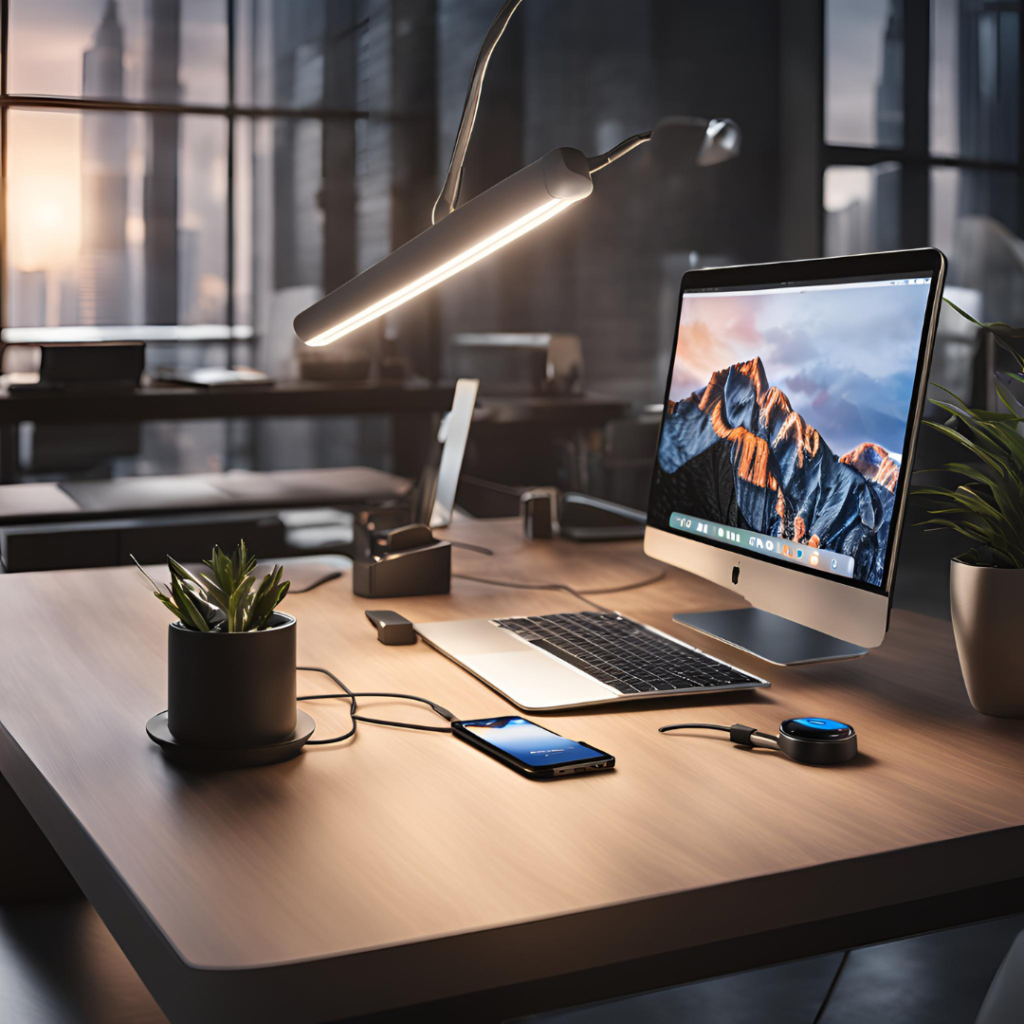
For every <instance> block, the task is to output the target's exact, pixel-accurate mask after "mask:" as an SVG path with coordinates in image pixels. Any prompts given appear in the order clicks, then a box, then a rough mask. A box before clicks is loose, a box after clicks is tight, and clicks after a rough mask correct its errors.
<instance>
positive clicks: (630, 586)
mask: <svg viewBox="0 0 1024 1024" xmlns="http://www.w3.org/2000/svg"><path fill="white" fill-rule="evenodd" d="M665 575H666V573H665V570H662V571H661V572H659V573H658V574H657V575H655V576H651V577H649V578H648V579H645V580H638V581H637V582H636V583H625V584H623V585H622V586H620V587H599V588H597V589H594V590H576V589H575V587H570V586H568V585H567V584H565V583H517V582H515V581H513V580H491V579H487V578H485V577H483V576H467V575H466V574H465V573H461V572H453V573H452V578H453V579H458V580H468V581H469V582H471V583H485V584H487V585H488V586H492V587H512V588H513V589H515V590H561V591H563V592H565V593H567V594H571V595H572V596H573V597H575V598H576V599H577V600H578V601H582V602H583V603H584V604H589V605H590V607H591V608H596V609H597V610H598V611H599V612H610V611H611V609H610V608H605V606H604V605H602V604H598V603H597V602H596V601H591V600H590V598H589V597H587V596H586V595H587V594H618V593H621V592H622V591H624V590H637V589H638V588H640V587H649V586H650V585H651V584H652V583H658V582H660V581H661V580H663V579H664V578H665Z"/></svg>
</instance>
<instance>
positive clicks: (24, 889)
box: [0, 775, 82, 904]
mask: <svg viewBox="0 0 1024 1024" xmlns="http://www.w3.org/2000/svg"><path fill="white" fill-rule="evenodd" d="M0 834H2V835H3V837H4V839H3V842H0V904H5V903H25V902H28V901H30V900H56V899H70V898H73V897H77V896H81V895H82V891H81V889H79V888H78V885H77V884H76V883H75V880H74V879H73V878H72V877H71V875H70V874H69V873H68V869H67V868H66V867H64V864H63V862H62V861H61V859H60V857H58V856H57V854H56V851H55V850H54V849H53V847H52V846H51V845H50V843H49V840H48V839H47V838H46V836H44V835H43V833H42V832H41V831H40V830H39V826H38V825H37V824H36V823H35V822H34V821H33V820H32V816H31V815H30V814H29V813H28V811H26V810H25V805H24V804H23V803H22V802H21V801H20V800H19V799H18V797H17V796H16V794H15V792H14V790H13V789H11V787H10V785H8V783H7V780H6V779H5V778H4V777H3V776H2V775H0Z"/></svg>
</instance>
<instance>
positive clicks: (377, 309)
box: [306, 197, 582, 348]
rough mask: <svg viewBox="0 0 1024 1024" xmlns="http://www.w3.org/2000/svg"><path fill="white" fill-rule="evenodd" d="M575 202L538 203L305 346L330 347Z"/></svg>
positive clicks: (559, 200)
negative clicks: (523, 214) (510, 221)
mask: <svg viewBox="0 0 1024 1024" xmlns="http://www.w3.org/2000/svg"><path fill="white" fill-rule="evenodd" d="M581 198H582V197H581ZM576 201H577V200H575V199H550V200H548V202H546V203H542V204H541V205H540V206H538V207H537V208H536V209H535V210H532V211H530V213H528V214H526V215H525V216H523V217H520V218H519V219H518V220H516V221H513V222H512V223H511V224H508V225H506V226H505V227H504V228H501V229H500V230H499V231H496V232H494V234H492V235H490V236H489V237H487V238H484V239H483V240H482V241H480V242H478V243H477V244H476V245H473V246H470V248H468V249H466V250H465V251H464V252H461V253H459V254H458V255H457V256H455V257H453V258H452V259H450V260H448V261H447V262H446V263H442V264H440V266H437V267H435V268H434V269H433V270H431V271H429V272H428V273H426V274H424V275H423V276H422V277H420V278H418V279H417V280H415V281H412V282H410V283H409V284H407V285H405V287H403V288H399V289H397V290H396V291H394V292H392V293H391V294H390V295H387V296H385V297H384V298H383V299H380V300H378V301H377V302H374V303H372V304H371V305H370V306H367V307H366V308H365V309H363V310H361V311H360V312H358V313H355V314H354V315H353V316H350V317H349V318H348V319H347V320H343V321H342V322H341V323H340V324H338V325H337V326H336V327H331V328H329V329H328V330H326V331H321V333H320V334H317V335H315V336H314V337H312V338H309V339H307V340H306V344H307V345H309V346H311V347H314V348H316V347H320V346H322V345H330V344H331V342H333V341H337V340H338V339H339V338H343V337H344V336H345V335H346V334H351V333H352V331H355V330H358V329H359V328H360V327H363V326H365V325H366V324H368V323H370V322H371V321H373V320H376V319H377V318H378V317H381V316H384V315H385V314H386V313H390V312H391V310H393V309H397V308H398V307H399V306H401V305H402V304H403V303H406V302H408V301H409V300H410V299H414V298H416V296H417V295H422V294H423V293H424V292H425V291H428V290H429V289H431V288H433V287H434V286H435V285H438V284H440V283H441V282H442V281H447V280H448V278H450V277H454V276H455V275H456V274H458V273H459V272H460V271H462V270H465V269H466V268H467V267H470V266H472V265H473V264H474V263H477V262H478V261H479V260H482V259H484V258H485V257H487V256H490V254H491V253H493V252H497V250H498V249H501V248H503V247H504V246H506V245H508V244H509V243H510V242H514V241H515V240H516V239H517V238H520V237H521V236H522V235H525V234H526V233H527V232H528V231H532V230H533V229H534V228H536V227H540V225H541V224H543V223H544V222H545V221H548V220H551V218H552V217H554V216H556V215H557V214H559V213H561V212H562V211H563V210H565V209H567V208H568V207H569V206H571V205H572V204H573V203H574V202H576Z"/></svg>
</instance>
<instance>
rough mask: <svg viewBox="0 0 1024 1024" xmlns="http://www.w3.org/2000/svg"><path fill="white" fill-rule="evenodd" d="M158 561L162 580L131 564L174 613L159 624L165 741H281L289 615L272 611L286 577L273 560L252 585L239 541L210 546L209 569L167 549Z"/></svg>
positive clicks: (288, 727) (291, 685) (288, 697)
mask: <svg viewBox="0 0 1024 1024" xmlns="http://www.w3.org/2000/svg"><path fill="white" fill-rule="evenodd" d="M133 560H134V559H133ZM135 564H136V565H138V562H137V561H136V563H135ZM167 565H168V568H169V569H170V571H171V582H170V586H166V585H164V586H161V585H160V584H158V583H156V582H155V581H154V580H153V578H152V577H151V576H149V574H148V573H146V572H145V570H144V569H142V566H141V565H139V569H140V570H141V571H142V572H143V574H144V575H145V576H146V579H147V580H148V581H149V583H150V585H151V586H152V587H153V592H154V594H155V596H156V598H157V600H158V601H160V602H161V603H162V604H163V605H164V606H165V607H167V608H168V609H169V610H170V611H171V612H173V613H174V615H175V617H176V619H177V621H176V622H172V623H171V624H170V626H169V627H168V631H167V722H166V725H167V729H168V730H169V731H170V733H171V735H172V736H173V738H174V740H175V741H177V743H179V744H182V745H185V746H188V747H200V748H203V747H206V748H218V749H244V748H256V747H262V746H267V745H269V744H275V743H280V742H281V741H283V740H285V739H287V738H288V737H289V736H290V735H291V734H292V733H293V732H294V731H295V728H296V704H295V697H296V689H295V619H294V618H292V616H290V615H285V614H284V613H283V612H279V611H277V610H276V609H277V606H278V605H279V604H280V603H281V601H282V600H283V599H284V597H285V595H286V594H287V593H288V588H289V585H290V584H289V583H287V582H282V581H281V573H282V569H281V567H280V566H275V567H274V571H273V572H271V573H268V574H267V575H266V576H264V577H263V579H262V581H261V582H260V583H259V585H257V583H256V576H255V572H254V570H255V568H256V559H255V558H253V557H252V556H251V555H250V554H249V552H248V550H247V549H246V546H245V542H244V541H242V542H241V543H240V544H239V545H238V548H237V549H236V551H235V552H234V554H232V555H231V556H228V555H226V554H225V553H224V552H223V551H221V550H220V548H217V547H215V548H214V549H213V554H212V555H211V556H210V558H209V560H208V561H206V562H205V563H204V565H206V567H207V568H208V569H209V572H208V573H206V572H200V573H199V574H198V575H196V574H194V573H192V572H190V571H189V570H188V569H186V568H185V566H183V565H181V564H180V563H179V562H176V561H175V560H174V559H173V558H170V557H168V559H167Z"/></svg>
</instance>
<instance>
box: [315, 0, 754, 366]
mask: <svg viewBox="0 0 1024 1024" xmlns="http://www.w3.org/2000/svg"><path fill="white" fill-rule="evenodd" d="M520 3H522V0H505V3H504V4H503V5H502V7H501V10H499V11H498V14H497V16H496V17H495V19H494V21H493V22H492V24H491V27H490V28H489V29H488V31H487V35H486V37H485V38H484V42H483V46H482V47H481V50H480V55H479V56H478V57H477V61H476V66H475V68H474V69H473V77H472V79H471V80H470V85H469V94H468V96H467V97H466V105H465V108H464V110H463V112H462V121H461V123H460V125H459V132H458V135H457V137H456V139H455V147H454V149H453V151H452V158H451V162H450V164H449V166H448V174H447V176H446V178H445V181H444V187H443V188H442V189H441V194H440V195H439V196H438V197H437V202H436V203H435V204H434V211H433V217H432V220H433V224H432V226H431V227H429V228H427V230H426V231H424V232H422V234H419V235H417V236H416V237H415V238H413V239H412V240H411V241H409V242H406V244H405V245H403V246H401V247H400V248H398V249H396V250H395V251H394V252H393V253H391V255H390V256H387V257H385V258H384V259H383V260H381V261H380V262H379V263H376V264H374V266H372V267H370V268H369V269H368V270H366V271H364V272H363V273H362V274H360V275H358V277H354V278H353V279H352V280H351V281H349V282H348V283H347V284H343V285H342V286H341V287H340V288H336V289H335V290H334V291H333V292H331V293H330V294H329V295H326V296H325V297H324V298H322V299H320V301H319V302H317V303H315V304H314V305H312V306H310V307H309V309H307V310H304V311H303V312H302V313H300V314H299V315H298V316H297V317H296V318H295V333H296V334H297V335H298V336H299V338H301V339H302V340H303V341H304V342H305V343H306V344H307V345H312V346H322V345H330V344H331V342H334V341H337V340H338V339H339V338H343V337H344V336H345V335H346V334H351V333H352V332H353V331H355V330H358V329H359V328H360V327H363V326H365V325H366V324H368V323H370V322H372V321H373V320H376V319H378V318H379V317H382V316H384V315H385V314H386V313H389V312H391V310H393V309H396V308H397V307H398V306H401V305H402V304H403V303H405V302H408V301H409V300H410V299H413V298H415V297H416V296H417V295H422V294H423V292H425V291H427V290H428V289H430V288H433V287H434V286H435V285H438V284H440V283H441V282H442V281H446V280H447V279H448V278H450V277H454V276H455V275H456V274H458V273H459V272H460V271H463V270H465V269H466V268H467V267H469V266H472V265H473V264H474V263H477V262H478V261H480V260H482V259H485V258H486V257H487V256H490V254H491V253H493V252H496V251H497V250H498V249H501V248H503V247H504V246H506V245H508V244H509V243H510V242H512V241H514V240H515V239H517V238H519V237H520V236H522V235H525V234H526V233H527V232H528V231H533V230H534V229H535V228H538V227H540V225H541V224H544V223H545V222H546V221H549V220H551V219H552V218H553V217H556V216H557V215H558V214H560V213H561V212H562V211H563V210H567V209H568V208H569V207H570V206H572V205H574V204H575V203H577V202H579V201H580V200H581V199H585V198H586V197H587V196H589V195H590V193H591V192H592V191H593V188H594V184H593V181H592V175H593V174H594V173H595V172H597V171H601V170H604V168H605V167H608V166H609V165H610V164H613V163H615V161H616V160H618V159H619V158H620V157H622V156H625V155H626V153H628V152H630V151H631V150H633V149H636V147H637V146H641V145H643V144H644V143H645V142H650V141H651V139H652V138H654V136H655V135H656V134H658V133H661V132H663V131H666V130H670V129H672V130H675V129H678V128H700V129H703V131H704V137H703V140H702V142H701V145H700V149H699V151H698V153H697V160H696V162H697V164H698V166H701V167H708V166H711V165H713V164H718V163H722V162H724V161H726V160H730V159H732V158H733V157H734V156H737V155H738V154H739V151H740V130H739V127H738V126H737V125H736V124H735V122H733V121H730V120H727V119H721V118H712V119H710V120H709V119H707V118H697V117H670V118H666V119H665V120H663V121H660V122H659V123H658V125H657V126H656V127H655V128H654V129H653V130H652V131H648V132H644V133H643V134H641V135H633V136H632V137H630V138H628V139H626V140H624V141H623V142H620V143H619V144H618V145H617V146H615V147H613V148H612V149H610V150H608V152H607V153H603V154H601V155H600V156H595V157H589V158H588V157H586V156H585V155H584V154H583V153H581V152H580V151H579V150H578V149H555V150H552V151H551V152H550V153H548V154H547V155H545V156H542V157H541V158H540V159H539V160H536V161H535V162H534V163H532V164H530V165H528V166H527V167H524V168H523V169H522V170H520V171H516V173H515V174H513V175H510V176H509V177H508V178H505V179H504V180H503V181H500V182H498V184H497V185H494V186H492V187H491V188H489V189H487V191H486V192H482V193H481V194H480V195H478V196H476V197H474V198H473V199H471V200H469V202H467V203H465V204H464V205H462V206H458V205H457V204H458V200H459V192H460V190H461V186H462V172H463V165H464V163H465V158H466V151H467V149H468V147H469V140H470V136H471V135H472V133H473V124H474V122H475V121H476V114H477V109H478V107H479V105H480V93H481V89H482V87H483V81H484V75H485V74H486V73H487V65H488V62H489V61H490V58H491V54H492V53H493V52H494V48H495V47H496V46H497V44H498V40H499V39H501V36H502V33H503V32H504V31H505V26H506V25H507V24H508V22H509V19H510V18H511V17H512V15H513V14H514V13H515V10H516V8H517V7H518V6H519V5H520Z"/></svg>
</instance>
